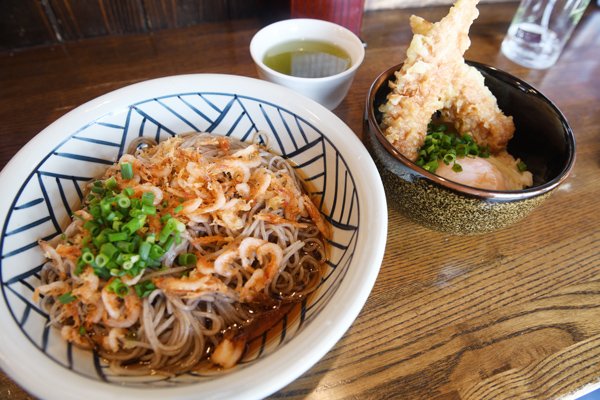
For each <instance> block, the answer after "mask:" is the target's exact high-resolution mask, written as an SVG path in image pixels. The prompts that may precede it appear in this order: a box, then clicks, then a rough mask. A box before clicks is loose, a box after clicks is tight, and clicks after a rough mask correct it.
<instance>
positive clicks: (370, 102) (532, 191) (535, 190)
mask: <svg viewBox="0 0 600 400" xmlns="http://www.w3.org/2000/svg"><path fill="white" fill-rule="evenodd" d="M465 62H466V63H467V64H468V65H470V66H473V67H475V68H477V69H478V70H483V71H485V72H488V73H490V74H492V75H494V77H496V78H498V79H500V80H501V81H503V82H504V83H507V84H511V85H514V84H516V85H518V86H519V87H521V88H522V90H524V91H527V92H528V93H529V94H531V95H534V96H537V97H539V98H541V99H542V100H543V101H544V102H545V103H546V104H548V105H549V106H550V107H551V108H552V110H553V111H554V112H555V113H556V115H557V116H558V118H559V120H560V122H561V125H562V127H563V130H564V133H565V136H566V139H567V152H568V159H567V162H566V163H565V166H564V167H563V169H562V170H561V171H560V173H559V174H558V175H557V176H556V177H555V178H553V179H552V180H550V181H548V182H546V183H544V184H542V185H539V186H534V187H530V188H526V189H522V190H488V189H479V188H475V187H472V186H467V185H463V184H461V183H458V182H454V181H451V180H449V179H446V178H442V177H441V176H438V175H436V174H434V173H432V172H429V171H427V170H425V169H424V168H422V167H420V166H418V165H417V164H415V163H414V162H412V161H411V160H410V159H408V158H407V157H406V156H404V155H403V154H402V153H400V151H399V150H398V149H396V148H395V147H394V146H393V145H392V144H391V143H390V142H389V141H388V140H387V138H386V137H385V135H384V134H383V132H382V130H381V128H380V126H379V124H377V119H376V117H375V107H374V102H375V94H376V93H377V91H378V90H379V89H380V88H381V86H382V85H383V84H386V83H387V82H388V81H389V79H390V78H391V77H392V75H393V74H394V72H396V71H398V70H400V68H401V67H402V65H403V63H400V64H396V65H394V66H392V67H390V68H388V69H386V70H385V71H383V72H382V73H381V74H379V75H378V76H377V78H376V79H375V80H374V81H373V83H372V84H371V86H370V87H369V92H368V95H367V102H366V103H367V104H366V109H367V112H366V118H367V122H368V127H369V128H370V129H369V130H370V131H372V132H374V135H375V137H376V138H377V140H378V141H379V143H381V145H382V146H383V147H384V148H385V150H386V151H387V153H389V154H390V155H391V156H392V157H394V158H395V159H396V160H397V161H399V162H400V163H401V164H402V165H403V166H404V167H406V168H408V169H410V170H413V171H415V172H416V173H418V174H419V175H421V176H423V177H425V178H427V179H428V180H430V181H432V182H433V183H435V184H438V185H440V186H442V187H444V188H446V189H450V190H452V191H454V192H459V193H461V194H466V195H468V196H470V197H475V198H479V199H484V200H497V201H516V200H524V199H529V198H533V197H537V196H540V195H543V194H545V193H547V192H550V191H551V190H553V189H554V188H556V187H557V186H559V185H560V184H561V183H562V182H563V181H564V180H565V179H567V177H568V176H569V174H570V172H571V170H572V169H573V166H574V164H575V157H576V151H575V150H576V144H575V135H574V134H573V130H572V129H571V127H570V125H569V123H568V122H567V119H566V117H565V116H564V115H563V113H562V112H561V111H560V110H559V108H558V107H557V106H556V105H555V104H554V103H553V102H552V101H551V100H550V99H548V98H547V97H546V96H544V95H543V94H542V93H541V92H540V91H538V90H537V89H536V88H534V87H533V86H531V85H530V84H528V83H527V82H525V81H523V80H522V79H520V78H517V77H515V76H513V75H511V74H509V73H508V72H506V71H503V70H501V69H498V68H496V67H493V66H490V65H487V64H483V63H480V62H477V61H471V60H465Z"/></svg>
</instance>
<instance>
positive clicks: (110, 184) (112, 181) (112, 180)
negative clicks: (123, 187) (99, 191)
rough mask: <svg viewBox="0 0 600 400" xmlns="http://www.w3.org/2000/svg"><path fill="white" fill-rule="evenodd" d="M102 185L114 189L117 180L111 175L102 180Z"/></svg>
mask: <svg viewBox="0 0 600 400" xmlns="http://www.w3.org/2000/svg"><path fill="white" fill-rule="evenodd" d="M104 187H105V188H107V189H108V190H115V189H116V188H117V180H116V179H115V177H114V176H111V177H110V178H108V179H107V180H105V181H104Z"/></svg>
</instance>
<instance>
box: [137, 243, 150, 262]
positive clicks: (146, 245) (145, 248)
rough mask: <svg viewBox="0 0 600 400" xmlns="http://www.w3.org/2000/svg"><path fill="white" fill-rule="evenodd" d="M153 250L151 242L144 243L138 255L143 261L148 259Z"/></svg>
mask: <svg viewBox="0 0 600 400" xmlns="http://www.w3.org/2000/svg"><path fill="white" fill-rule="evenodd" d="M151 249H152V243H150V242H142V243H141V244H140V249H139V250H138V254H139V255H140V257H141V258H142V260H146V259H148V256H149V255H150V250H151Z"/></svg>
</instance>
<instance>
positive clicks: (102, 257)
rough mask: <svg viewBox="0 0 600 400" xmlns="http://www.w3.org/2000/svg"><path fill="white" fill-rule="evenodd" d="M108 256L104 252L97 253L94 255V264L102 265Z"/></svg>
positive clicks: (106, 261) (105, 262)
mask: <svg viewBox="0 0 600 400" xmlns="http://www.w3.org/2000/svg"><path fill="white" fill-rule="evenodd" d="M108 260H109V258H108V257H107V256H106V254H102V253H100V254H98V255H97V256H96V259H95V261H96V265H97V266H99V267H104V266H105V265H106V264H107V263H108Z"/></svg>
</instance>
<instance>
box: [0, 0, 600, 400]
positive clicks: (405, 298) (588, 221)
mask: <svg viewBox="0 0 600 400" xmlns="http://www.w3.org/2000/svg"><path fill="white" fill-rule="evenodd" d="M515 9H516V3H503V4H493V5H491V4H490V5H482V6H480V12H481V16H480V17H479V19H478V20H477V21H476V22H475V24H474V26H473V28H472V30H471V39H472V46H471V49H470V50H469V51H468V53H467V57H468V58H469V59H472V60H476V61H480V62H483V63H486V64H491V65H494V66H497V67H499V68H501V69H504V70H506V71H508V72H510V73H512V74H514V75H516V76H518V77H520V78H522V79H524V80H526V81H528V82H529V83H531V84H532V85H533V86H535V87H536V88H538V89H539V90H540V91H541V92H542V93H544V94H546V96H547V97H549V98H550V99H551V100H552V101H553V102H554V103H555V104H556V105H557V106H558V107H559V108H560V109H561V110H562V111H563V113H564V114H565V116H566V117H567V119H568V120H569V121H570V123H571V126H572V128H573V130H574V132H575V135H576V139H577V161H576V165H575V168H574V170H573V172H572V174H571V176H570V177H569V179H568V180H567V181H566V183H565V184H564V185H562V186H561V187H560V189H559V190H557V192H556V193H555V194H554V195H553V196H552V197H551V198H550V199H549V200H547V201H546V202H545V203H544V204H543V205H542V206H541V207H540V208H539V209H537V210H536V211H534V212H533V213H532V214H531V215H530V216H529V217H527V218H526V219H525V220H523V221H521V222H520V223H518V224H517V225H515V226H514V227H511V228H507V229H504V230H502V231H499V232H496V233H492V234H486V235H484V236H474V237H462V236H452V235H448V234H443V233H438V232H434V231H430V230H428V229H426V228H423V227H420V226H418V225H415V224H414V223H412V222H410V221H409V220H407V219H406V218H405V217H403V216H402V215H400V214H399V213H398V212H397V211H396V210H395V207H394V204H389V205H388V208H389V210H388V211H389V234H388V238H387V247H386V253H385V256H384V260H383V265H382V266H381V272H380V274H379V277H378V279H377V282H376V284H375V287H374V288H373V291H372V293H371V295H370V297H369V299H368V301H367V303H366V305H365V306H364V308H363V310H362V312H361V313H360V315H359V316H358V318H357V320H356V321H355V322H354V324H353V325H352V327H351V328H350V329H349V330H348V332H346V334H345V335H344V336H343V338H342V339H341V340H340V341H339V342H338V343H337V345H336V346H335V347H334V348H333V349H332V350H331V351H330V352H329V353H328V354H327V355H326V356H325V357H324V358H323V359H322V360H321V361H319V362H318V363H317V364H316V365H314V366H313V367H312V368H310V369H309V370H308V371H307V372H306V373H305V374H303V375H302V376H301V377H300V378H299V379H297V380H296V381H294V382H293V383H291V384H290V385H288V386H287V387H285V388H283V389H282V390H280V391H279V392H277V393H275V394H273V395H272V396H271V397H272V398H273V399H283V398H285V399H301V398H308V399H439V400H441V399H494V400H495V399H553V398H564V397H567V398H568V397H577V396H579V395H581V394H584V393H586V392H589V391H590V390H592V389H593V388H596V387H599V386H600V212H599V206H598V199H599V198H600V130H599V128H598V127H599V126H600V80H599V79H598V76H600V50H599V49H600V10H599V9H598V8H597V7H596V6H590V9H588V11H587V13H586V14H585V16H584V17H583V19H582V21H581V23H580V25H579V27H578V29H577V30H576V32H575V34H574V35H573V37H572V39H571V40H570V42H569V44H568V46H567V48H566V50H565V52H564V53H563V55H562V57H561V59H560V60H559V62H558V63H557V64H556V66H554V67H553V68H551V69H549V70H546V71H534V70H528V69H526V68H522V67H520V66H518V65H515V64H513V63H511V62H510V61H508V60H507V59H506V58H504V57H503V56H502V55H501V54H500V52H499V48H500V43H501V40H502V38H503V36H504V34H505V32H506V30H507V28H508V25H509V23H510V20H511V18H512V16H513V14H514V12H515ZM446 12H447V7H435V8H427V9H413V10H403V11H380V12H368V13H366V14H365V16H364V19H363V30H362V38H363V39H364V40H365V42H366V43H367V55H366V59H365V62H364V64H363V65H362V66H361V68H360V69H359V71H358V74H357V76H356V79H355V82H354V84H353V86H352V88H351V89H350V93H349V95H348V97H347V98H346V99H345V100H344V102H343V103H342V104H341V105H340V106H339V107H338V108H337V109H336V110H334V112H335V114H337V115H338V116H339V117H341V118H342V119H343V120H344V121H345V122H346V123H347V124H348V125H349V126H350V127H351V128H352V130H353V131H354V132H355V133H356V134H357V135H358V136H362V129H363V115H364V104H365V99H366V94H367V91H368V88H369V86H370V84H371V82H372V81H373V80H374V79H375V77H376V76H377V75H378V74H379V73H380V72H381V71H383V70H385V69H386V68H387V67H389V66H390V65H394V64H397V63H399V62H401V61H402V60H403V59H404V53H405V51H406V48H407V45H408V43H409V40H410V37H411V34H410V28H409V25H408V16H409V15H410V14H411V13H416V14H418V15H421V16H423V17H425V18H428V19H431V20H437V19H439V18H440V17H441V16H443V15H444V14H445V13H446ZM260 25H261V22H260V21H259V20H258V19H249V20H242V21H236V22H228V23H209V24H204V25H202V26H197V27H192V28H185V29H177V30H164V31H161V32H158V33H154V34H140V35H132V36H120V37H104V38H97V39H90V40H86V41H80V42H77V43H71V44H67V45H54V46H51V47H43V48H35V49H30V50H26V51H21V52H16V53H0V121H1V123H0V167H3V166H4V165H5V164H6V163H7V162H8V160H9V159H10V158H11V157H12V156H13V155H14V154H15V153H16V152H17V151H18V150H19V149H20V148H21V147H22V146H23V145H24V144H25V143H26V142H27V141H28V140H29V139H31V138H32V137H33V136H34V135H35V134H37V133H38V132H39V131H40V130H42V129H43V128H44V127H45V126H46V125H48V124H49V123H51V122H52V121H54V120H55V119H56V118H58V117H60V116H61V115H63V114H65V113H66V112H68V111H69V110H71V109H72V108H74V107H76V106H78V105H80V104H82V103H84V102H85V101H88V100H91V99H92V98H94V97H96V96H99V95H101V94H104V93H106V92H108V91H110V90H113V89H117V88H120V87H123V86H125V85H128V84H130V83H134V82H138V81H142V80H146V79H151V78H156V77H160V76H165V75H172V74H183V73H199V72H211V73H212V72H218V73H226V74H237V75H245V76H251V77H255V76H256V72H255V69H254V66H253V64H252V60H251V58H250V54H249V52H248V44H249V42H250V38H251V36H252V34H253V33H254V32H256V31H257V30H258V29H259V28H260ZM323 329H326V328H323ZM0 340H1V335H0ZM0 397H1V398H4V399H14V400H17V399H18V400H21V399H30V398H31V397H30V396H29V395H27V394H26V393H25V392H24V391H23V390H22V389H20V388H19V387H18V386H16V385H15V384H14V383H12V382H11V381H10V379H9V378H6V377H5V376H4V375H1V379H0Z"/></svg>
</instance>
